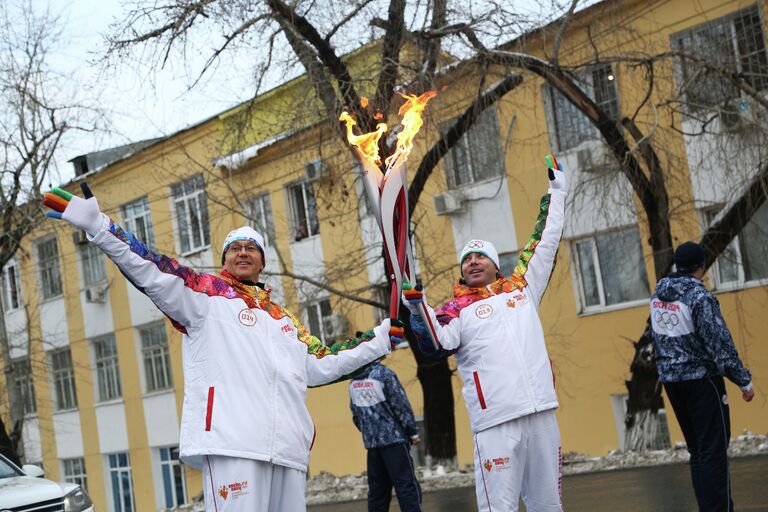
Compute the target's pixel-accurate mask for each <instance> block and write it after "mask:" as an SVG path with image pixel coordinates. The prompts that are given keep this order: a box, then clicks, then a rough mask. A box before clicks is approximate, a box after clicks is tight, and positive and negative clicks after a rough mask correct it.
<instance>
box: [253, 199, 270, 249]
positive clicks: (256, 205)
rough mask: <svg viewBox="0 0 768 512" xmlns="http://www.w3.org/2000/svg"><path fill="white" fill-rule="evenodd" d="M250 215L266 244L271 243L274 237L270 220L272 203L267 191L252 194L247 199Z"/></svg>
mask: <svg viewBox="0 0 768 512" xmlns="http://www.w3.org/2000/svg"><path fill="white" fill-rule="evenodd" d="M249 207H250V215H251V218H252V219H253V223H254V228H255V229H256V231H258V232H259V233H260V234H261V236H263V237H264V243H265V244H266V245H272V241H273V240H274V239H275V225H274V223H273V221H272V203H271V201H270V199H269V193H268V192H265V193H263V194H259V195H257V196H254V197H252V198H251V199H250V201H249Z"/></svg>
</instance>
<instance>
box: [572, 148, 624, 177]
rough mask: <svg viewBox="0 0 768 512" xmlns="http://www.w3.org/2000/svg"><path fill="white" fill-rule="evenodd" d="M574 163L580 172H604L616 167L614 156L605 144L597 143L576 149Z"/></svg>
mask: <svg viewBox="0 0 768 512" xmlns="http://www.w3.org/2000/svg"><path fill="white" fill-rule="evenodd" d="M576 165H577V166H578V168H579V171H581V172H590V173H598V172H604V171H607V170H609V169H611V168H615V167H616V157H614V155H613V153H612V152H611V149H610V148H609V147H608V146H607V145H605V144H603V143H599V144H595V145H593V146H589V147H586V148H580V149H578V150H577V151H576Z"/></svg>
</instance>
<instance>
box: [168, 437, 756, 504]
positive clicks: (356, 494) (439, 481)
mask: <svg viewBox="0 0 768 512" xmlns="http://www.w3.org/2000/svg"><path fill="white" fill-rule="evenodd" d="M728 454H729V455H730V456H731V457H746V456H751V455H768V436H761V435H756V434H753V433H752V432H749V431H748V430H744V432H742V434H741V435H740V436H738V437H736V438H734V439H731V445H730V448H729V449H728ZM685 462H688V452H687V451H686V449H685V443H677V444H675V446H674V447H672V448H670V449H668V450H655V451H650V452H646V453H635V452H626V453H624V452H620V451H618V450H614V451H612V452H611V453H609V454H608V455H606V456H605V457H590V456H587V455H582V454H578V453H573V452H569V453H566V454H564V455H563V474H565V475H575V474H580V473H591V472H595V471H611V470H614V469H622V468H635V467H643V466H660V465H664V464H678V463H685ZM416 476H417V478H418V480H419V483H420V484H421V488H422V490H423V491H424V492H430V491H437V490H440V489H453V488H456V487H472V486H474V485H475V473H474V469H473V468H472V466H466V467H464V468H456V467H445V466H434V467H419V468H417V469H416ZM367 495H368V482H367V477H366V474H365V472H363V473H361V474H359V475H348V476H334V475H332V474H331V473H326V472H320V473H319V474H317V475H314V476H312V478H310V479H309V480H308V481H307V505H319V504H322V503H335V502H339V501H352V500H362V499H366V497H367ZM204 510H205V507H204V506H203V503H202V496H197V497H196V498H195V499H194V500H193V503H191V504H188V505H184V506H182V507H178V508H173V509H166V511H165V512H171V511H173V512H203V511H204Z"/></svg>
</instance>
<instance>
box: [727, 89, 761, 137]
mask: <svg viewBox="0 0 768 512" xmlns="http://www.w3.org/2000/svg"><path fill="white" fill-rule="evenodd" d="M758 108H759V106H757V105H753V104H752V101H751V100H749V99H747V98H736V99H734V100H731V101H729V102H728V103H726V104H725V105H722V106H720V107H718V109H717V111H718V117H719V119H720V131H721V132H723V133H733V132H740V131H743V130H746V129H748V128H749V127H751V126H755V125H756V124H758V121H757V116H756V113H757V109H758Z"/></svg>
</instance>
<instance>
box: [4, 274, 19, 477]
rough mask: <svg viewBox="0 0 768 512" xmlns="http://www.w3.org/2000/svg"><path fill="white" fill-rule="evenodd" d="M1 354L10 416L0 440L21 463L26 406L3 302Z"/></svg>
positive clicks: (13, 458) (15, 459)
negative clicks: (16, 369) (13, 358)
mask: <svg viewBox="0 0 768 512" xmlns="http://www.w3.org/2000/svg"><path fill="white" fill-rule="evenodd" d="M0 268H2V267H0ZM0 293H2V290H0ZM0 352H2V358H3V373H4V374H5V388H6V391H7V392H8V413H9V416H10V422H9V423H8V429H7V430H6V427H5V423H4V422H3V421H2V420H0V428H2V430H3V432H2V433H0V440H5V439H7V440H8V444H9V447H8V448H7V449H6V450H10V451H12V452H13V457H8V458H10V459H11V460H12V461H14V462H17V461H18V462H21V461H23V460H24V442H23V440H22V429H23V427H24V404H23V402H22V397H21V390H20V389H19V388H18V387H17V386H16V382H15V379H14V376H13V364H12V363H13V362H12V360H11V346H10V342H9V340H8V332H7V331H6V327H5V309H4V308H3V304H2V301H0ZM3 444H4V443H3ZM3 454H4V455H6V456H8V454H6V453H5V451H3Z"/></svg>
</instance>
